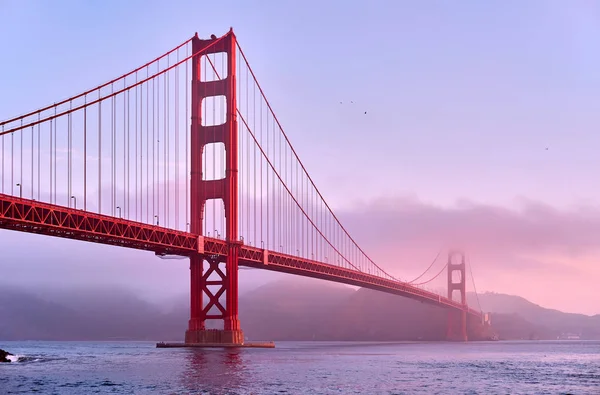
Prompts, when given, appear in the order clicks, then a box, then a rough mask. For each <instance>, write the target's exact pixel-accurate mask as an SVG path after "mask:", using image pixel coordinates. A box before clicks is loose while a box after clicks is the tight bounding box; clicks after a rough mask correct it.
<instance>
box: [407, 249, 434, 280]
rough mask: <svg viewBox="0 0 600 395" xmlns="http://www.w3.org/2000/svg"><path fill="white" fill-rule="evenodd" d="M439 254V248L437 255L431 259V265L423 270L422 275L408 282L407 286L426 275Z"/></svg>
mask: <svg viewBox="0 0 600 395" xmlns="http://www.w3.org/2000/svg"><path fill="white" fill-rule="evenodd" d="M441 253H442V248H440V249H439V250H438V253H437V255H436V256H435V258H434V259H433V261H432V262H431V264H430V265H429V266H428V267H427V269H425V271H424V272H423V273H421V275H420V276H418V277H417V278H415V279H413V280H411V281H408V282H407V284H412V283H414V282H415V281H417V280H418V279H420V278H421V277H423V276H424V275H425V273H427V272H428V271H429V269H431V268H432V267H433V265H434V263H435V262H436V261H437V260H438V258H439V257H440V254H441Z"/></svg>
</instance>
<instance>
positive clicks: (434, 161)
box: [0, 0, 600, 314]
mask: <svg viewBox="0 0 600 395" xmlns="http://www.w3.org/2000/svg"><path fill="white" fill-rule="evenodd" d="M238 3H239V4H238ZM212 4H213V5H211V4H210V3H208V2H207V3H206V4H205V3H204V2H202V3H201V2H198V1H174V2H168V3H167V2H159V1H129V2H117V1H107V2H103V3H102V4H100V3H98V4H91V3H86V4H84V3H81V2H77V1H64V2H61V3H60V4H54V3H53V4H49V3H47V2H42V1H29V2H21V1H16V0H14V1H10V0H9V1H3V2H0V15H2V20H3V22H2V24H0V47H1V48H2V49H3V50H2V51H3V61H2V62H1V64H0V93H1V94H0V119H5V118H8V117H11V116H13V115H17V114H20V113H23V112H25V111H28V110H31V109H34V108H37V107H40V106H42V105H46V104H49V103H52V102H55V101H57V100H59V99H62V98H65V97H68V96H71V95H72V94H75V93H78V92H79V91H82V90H84V89H87V88H89V87H91V86H95V85H97V84H98V83H100V82H103V81H106V80H109V79H111V78H112V77H114V76H116V75H120V74H122V73H123V72H125V71H128V70H130V69H132V68H133V67H135V66H137V65H139V64H142V63H144V62H146V61H147V60H149V59H151V58H154V57H155V56H156V55H159V54H161V53H163V52H165V51H166V50H168V49H170V48H172V47H173V46H175V45H177V44H179V43H180V42H183V41H184V40H185V39H187V38H189V37H190V36H191V35H193V34H194V32H196V31H197V32H198V33H199V34H200V35H201V36H208V35H210V34H211V33H214V34H217V35H221V34H223V33H224V32H226V31H227V30H228V29H229V27H230V26H233V27H234V29H235V31H236V34H237V36H238V39H239V42H240V44H241V45H242V47H243V48H244V51H245V52H246V53H247V55H248V56H249V59H250V62H251V64H252V66H253V68H254V70H255V71H256V73H257V75H258V78H259V80H260V82H261V84H262V86H263V88H264V89H265V91H266V94H267V96H268V98H269V100H270V101H271V102H272V103H273V105H274V110H275V112H276V113H277V115H278V117H279V119H280V120H281V122H282V124H283V125H284V128H285V129H286V131H287V133H288V135H289V136H290V138H291V140H292V143H293V144H294V147H295V148H296V149H297V151H298V152H299V155H300V157H301V158H302V160H303V161H304V163H305V165H306V167H307V168H308V170H309V172H310V173H311V176H313V178H314V179H315V182H316V183H317V185H318V186H319V188H320V189H321V191H322V192H323V194H324V196H325V197H326V198H327V199H328V201H329V202H330V203H331V204H332V205H333V207H335V209H336V212H339V213H340V216H341V218H342V220H343V221H344V223H347V224H348V227H349V229H351V230H352V231H353V234H355V235H356V238H357V240H358V241H359V242H360V244H361V245H364V247H365V249H366V250H367V251H368V252H369V253H370V254H371V255H373V256H374V257H377V258H378V259H377V261H378V262H381V263H382V264H383V265H384V266H385V267H386V268H388V269H389V270H390V271H392V272H393V273H395V274H397V275H399V276H401V277H403V278H410V277H411V276H415V275H418V274H419V273H420V270H422V269H423V268H425V267H426V266H427V265H428V264H429V262H430V260H431V259H432V258H433V256H435V254H436V252H437V250H438V249H439V248H441V247H445V246H449V245H450V244H452V245H455V244H460V245H462V246H464V247H465V248H467V251H469V254H470V256H471V259H472V262H473V270H474V271H475V273H474V274H475V277H476V279H477V284H478V288H479V290H490V291H497V292H507V293H516V294H520V295H522V296H524V297H527V298H529V299H531V300H532V301H534V302H536V303H540V304H542V305H544V306H548V307H555V308H559V309H563V310H568V311H573V312H583V313H589V314H592V313H600V310H599V307H598V305H597V303H594V301H597V300H600V290H599V288H598V287H597V284H596V283H597V279H598V278H600V266H599V265H597V263H596V262H598V259H599V258H600V251H599V250H600V248H599V247H600V208H599V207H598V203H597V202H598V201H600V187H598V185H600V184H599V181H598V179H597V177H596V172H595V171H594V170H595V169H598V168H600V156H599V155H597V148H598V147H600V134H598V133H597V130H598V128H599V126H600V115H599V114H600V111H599V109H600V96H599V94H598V92H600V72H598V70H600V55H599V52H598V48H600V6H598V3H596V2H592V1H570V2H568V3H565V2H559V1H529V2H518V1H503V2H500V1H497V2H485V4H484V3H482V2H477V1H464V2H460V3H452V4H450V3H448V2H433V1H432V2H426V3H425V2H411V3H409V2H396V1H387V2H386V1H373V2H368V3H367V2H353V1H330V2H323V1H320V2H315V1H304V2H296V3H294V4H292V3H291V2H268V3H267V2H256V3H255V4H253V5H249V4H248V3H247V2H214V3H212ZM350 100H352V101H354V103H355V104H354V105H353V106H350V105H340V104H339V102H340V101H344V102H349V101H350ZM364 111H367V112H368V114H367V115H364ZM546 148H548V150H546ZM0 234H1V235H2V236H1V239H0V240H1V241H0V246H2V247H3V249H4V250H5V251H7V253H6V254H4V259H3V261H2V262H0V270H1V271H2V272H4V273H8V275H5V274H4V273H3V274H2V276H0V277H2V278H11V279H12V280H13V281H15V282H18V283H21V284H26V285H29V286H34V285H38V284H57V283H59V282H61V283H78V284H85V283H106V284H124V285H128V286H130V287H133V288H135V289H136V290H139V291H140V292H141V293H143V294H144V295H153V296H156V295H171V294H178V293H184V292H186V290H187V284H188V279H187V275H188V272H187V264H186V263H185V262H184V261H161V260H158V259H157V258H154V257H153V256H152V255H151V254H144V253H139V252H135V251H126V250H120V249H116V248H108V247H101V246H89V245H86V244H82V243H76V242H68V241H64V240H54V239H48V238H42V237H38V236H31V235H20V234H14V233H8V232H0ZM240 276H241V282H242V283H243V286H245V287H251V286H255V285H257V284H260V283H263V282H265V281H269V280H272V279H273V278H276V276H274V275H272V274H269V273H263V272H257V271H244V272H242V273H241V274H240ZM2 281H4V280H2Z"/></svg>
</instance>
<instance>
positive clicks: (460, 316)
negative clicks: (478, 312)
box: [446, 251, 468, 342]
mask: <svg viewBox="0 0 600 395" xmlns="http://www.w3.org/2000/svg"><path fill="white" fill-rule="evenodd" d="M456 255H459V256H460V262H459V263H454V257H455V256H456ZM465 269H466V264H465V254H464V253H462V252H456V251H450V252H449V253H448V265H447V270H448V299H451V300H454V299H453V295H454V291H458V292H459V293H460V303H461V304H462V306H463V308H462V310H448V326H447V330H446V339H447V340H449V341H463V342H466V341H467V340H468V336H467V310H468V306H467V285H466V270H465ZM455 274H456V275H457V276H456V277H458V278H455Z"/></svg>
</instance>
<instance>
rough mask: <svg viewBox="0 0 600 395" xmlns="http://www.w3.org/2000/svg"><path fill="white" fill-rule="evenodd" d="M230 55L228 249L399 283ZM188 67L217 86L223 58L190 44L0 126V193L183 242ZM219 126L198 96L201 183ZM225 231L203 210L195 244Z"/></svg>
mask: <svg viewBox="0 0 600 395" xmlns="http://www.w3.org/2000/svg"><path fill="white" fill-rule="evenodd" d="M219 41H220V39H215V40H214V41H213V43H212V44H211V45H209V48H210V46H212V45H217V44H218V43H219ZM204 51H206V48H205V50H204ZM236 51H237V52H236V55H235V59H236V64H235V70H236V97H237V108H236V109H235V112H236V116H237V125H238V158H237V159H238V167H239V172H238V189H239V196H238V233H239V235H240V241H242V242H243V243H244V244H246V245H250V246H254V247H260V248H264V249H268V250H271V251H276V252H279V253H283V254H288V255H293V256H297V257H302V258H305V259H309V260H313V261H318V262H322V263H327V264H330V265H334V266H339V267H344V268H346V269H351V270H356V271H359V272H362V273H367V274H370V275H374V276H378V277H381V278H385V279H388V280H393V281H399V282H401V281H400V280H398V279H397V278H396V277H394V276H392V275H391V274H389V273H388V272H387V271H385V270H384V269H383V268H381V267H380V266H378V265H377V264H376V263H375V262H374V261H373V260H372V259H371V258H370V257H369V256H368V255H367V253H366V252H365V251H364V250H363V249H362V248H361V247H360V246H359V245H358V244H357V242H356V241H355V240H354V239H353V238H352V237H351V235H350V234H349V233H348V231H347V230H346V228H345V227H344V226H343V225H342V223H341V222H340V220H339V219H338V217H337V216H336V215H335V214H334V212H333V211H332V209H331V207H330V206H329V205H328V204H327V202H326V200H325V198H324V196H323V195H322V193H321V192H320V190H319V189H318V188H317V186H316V185H315V183H314V181H313V179H312V178H311V177H310V175H309V173H308V171H307V169H306V167H305V165H304V164H303V163H302V161H301V160H300V158H299V156H298V153H297V152H296V151H295V150H294V148H293V146H292V144H291V141H290V138H289V137H288V135H287V134H286V133H285V131H284V129H283V127H282V126H281V124H280V122H279V120H278V119H277V117H276V115H275V112H274V110H273V108H272V106H271V104H270V102H269V101H268V100H267V98H266V95H265V92H264V90H263V88H262V87H261V85H260V84H259V82H258V79H257V77H256V74H255V72H254V71H253V70H252V68H251V66H250V64H249V62H248V59H247V58H246V55H245V54H244V52H243V51H242V49H241V47H240V46H239V45H237V47H236ZM208 52H209V51H207V52H206V53H208ZM195 57H200V70H201V76H200V78H201V80H202V81H219V80H222V79H224V78H227V73H228V59H227V54H226V53H210V54H208V55H207V54H204V53H192V44H191V39H190V40H187V41H185V42H184V43H182V44H180V45H179V46H177V47H175V48H174V49H172V50H170V51H168V52H166V53H165V54H163V55H162V56H160V57H158V58H156V59H154V60H152V61H150V62H147V63H145V64H144V65H143V66H141V67H139V68H137V69H135V70H133V71H131V72H128V73H126V74H124V75H122V76H121V77H119V78H116V79H114V80H111V81H109V82H107V83H104V84H102V85H100V86H97V87H95V88H93V89H90V90H87V91H85V92H83V93H81V94H78V95H76V96H73V97H70V98H68V99H66V100H62V101H60V102H58V103H55V104H52V105H50V106H47V107H44V108H41V109H38V110H36V111H33V112H29V113H27V114H24V115H21V116H18V117H15V118H12V119H9V120H6V121H3V122H0V164H1V168H2V175H1V180H0V192H1V193H2V194H8V195H12V196H18V197H21V198H26V199H32V200H37V201H43V202H47V203H51V204H56V205H62V206H66V207H69V208H73V209H77V210H85V211H89V212H95V213H99V214H105V215H109V216H113V217H117V218H122V219H126V220H131V221H136V222H143V223H146V224H153V225H156V226H160V227H166V228H170V229H177V230H182V231H187V232H190V231H191V229H190V199H191V198H192V196H191V191H190V168H191V150H192V149H193V148H192V147H191V144H190V130H191V116H192V115H191V114H192V109H191V105H192V102H193V100H192V97H191V94H192V89H191V86H192V74H193V70H192V64H193V62H192V59H193V58H195ZM226 117H227V101H226V99H225V97H224V96H217V95H213V96H211V95H208V97H206V98H205V99H204V100H203V102H202V103H201V120H202V123H203V125H204V126H214V128H211V129H210V130H211V131H210V132H207V135H206V136H205V137H204V138H206V139H208V140H210V141H213V143H210V144H207V145H206V146H204V150H203V153H202V162H203V163H202V177H203V179H204V180H220V179H223V178H225V176H226V171H227V164H226V156H227V153H226V152H225V146H224V145H223V144H222V143H216V142H214V141H218V140H219V139H218V138H217V133H219V129H218V126H219V125H222V124H224V123H225V120H226ZM211 133H213V134H212V135H211ZM215 185H216V184H215ZM225 226H226V225H225V215H224V203H223V201H222V200H220V199H212V200H209V201H207V203H206V205H205V206H204V212H203V221H202V233H203V235H204V236H208V237H215V238H223V237H224V235H226V234H227V233H226V229H225ZM440 253H441V251H439V252H438V254H437V256H436V258H435V259H434V261H433V262H432V263H431V264H430V265H429V267H428V268H427V269H426V270H425V271H424V272H423V273H422V274H421V275H420V276H418V277H417V278H415V279H414V280H412V281H410V282H408V283H406V284H407V285H411V286H418V287H420V288H424V286H425V285H427V286H431V285H432V282H433V281H434V280H437V279H439V278H440V276H441V275H442V273H444V270H445V269H446V265H443V266H442V267H441V268H440V270H439V271H437V272H436V274H435V275H434V276H433V277H431V278H430V279H429V280H426V281H423V280H422V277H424V276H425V274H426V273H428V272H429V271H430V270H431V269H432V268H433V267H434V265H435V264H436V262H437V261H438V257H439V256H440ZM470 269H471V268H470V266H469V270H470ZM471 277H472V273H471ZM417 281H420V282H417ZM473 287H475V283H474V280H473ZM434 292H437V293H441V294H443V289H442V290H441V291H440V289H436V290H434Z"/></svg>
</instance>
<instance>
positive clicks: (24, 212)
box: [0, 194, 199, 255]
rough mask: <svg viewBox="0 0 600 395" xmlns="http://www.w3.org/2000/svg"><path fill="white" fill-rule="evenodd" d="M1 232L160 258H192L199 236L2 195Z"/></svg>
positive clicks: (0, 211) (196, 248)
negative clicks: (151, 253)
mask: <svg viewBox="0 0 600 395" xmlns="http://www.w3.org/2000/svg"><path fill="white" fill-rule="evenodd" d="M0 228H3V229H11V230H18V231H22V232H28V233H38V234H43V235H49V236H56V237H63V238H68V239H74V240H83V241H90V242H94V243H101V244H110V245H116V246H121V247H128V248H136V249H140V250H147V251H154V252H156V253H158V254H178V255H191V254H195V253H197V252H198V245H199V244H198V236H195V235H193V234H191V233H187V232H181V231H177V230H172V229H166V228H161V227H159V226H155V225H148V224H144V223H141V222H134V221H129V220H124V219H119V218H115V217H111V216H108V215H102V214H95V213H90V212H87V211H84V210H77V209H73V208H68V207H64V206H58V205H54V204H48V203H43V202H38V201H35V200H29V199H23V198H19V197H15V196H10V195H4V194H0Z"/></svg>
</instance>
